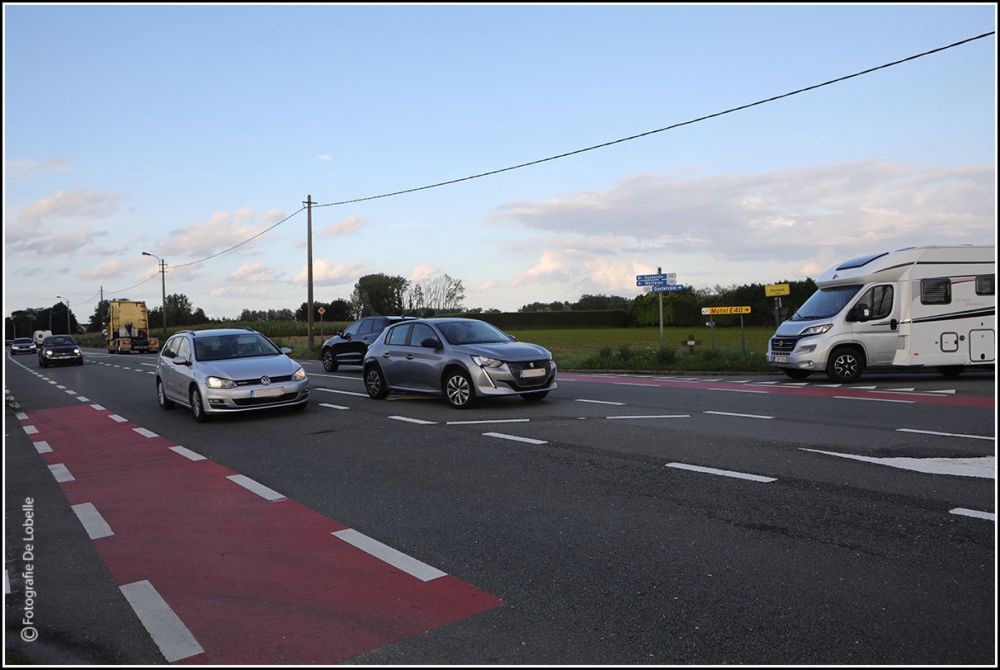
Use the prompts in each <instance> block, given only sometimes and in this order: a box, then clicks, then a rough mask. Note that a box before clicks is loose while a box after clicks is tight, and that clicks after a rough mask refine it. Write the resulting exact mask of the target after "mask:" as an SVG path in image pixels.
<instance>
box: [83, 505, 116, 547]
mask: <svg viewBox="0 0 1000 670" xmlns="http://www.w3.org/2000/svg"><path fill="white" fill-rule="evenodd" d="M73 512H75V513H76V516H77V518H78V519H80V523H82V524H83V529H84V530H85V531H87V535H89V536H90V539H91V540H99V539H101V538H102V537H111V536H112V535H114V534H115V533H114V531H112V530H111V526H109V525H108V522H107V521H105V520H104V517H103V516H101V513H100V512H98V511H97V508H96V507H94V504H93V503H80V504H79V505H73Z"/></svg>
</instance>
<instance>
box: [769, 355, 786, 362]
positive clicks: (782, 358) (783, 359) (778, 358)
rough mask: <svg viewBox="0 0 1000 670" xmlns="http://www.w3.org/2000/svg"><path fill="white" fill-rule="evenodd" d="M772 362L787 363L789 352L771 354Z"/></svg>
mask: <svg viewBox="0 0 1000 670" xmlns="http://www.w3.org/2000/svg"><path fill="white" fill-rule="evenodd" d="M771 362H772V363H787V362H788V354H771Z"/></svg>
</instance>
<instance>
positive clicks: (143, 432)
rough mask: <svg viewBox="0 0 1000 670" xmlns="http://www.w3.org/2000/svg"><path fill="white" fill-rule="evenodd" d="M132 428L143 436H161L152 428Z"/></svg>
mask: <svg viewBox="0 0 1000 670" xmlns="http://www.w3.org/2000/svg"><path fill="white" fill-rule="evenodd" d="M132 430H134V431H135V432H137V433H139V434H140V435H142V436H143V437H159V435H157V434H156V433H154V432H153V431H151V430H147V429H146V428H133V429H132Z"/></svg>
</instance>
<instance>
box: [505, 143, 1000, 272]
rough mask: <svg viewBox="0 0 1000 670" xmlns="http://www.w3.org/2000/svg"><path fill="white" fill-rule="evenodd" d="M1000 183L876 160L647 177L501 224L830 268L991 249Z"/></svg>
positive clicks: (523, 208)
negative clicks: (867, 258) (909, 250)
mask: <svg viewBox="0 0 1000 670" xmlns="http://www.w3.org/2000/svg"><path fill="white" fill-rule="evenodd" d="M995 184H996V172H995V169H994V168H993V167H991V166H985V167H978V166H974V167H960V168H921V167H914V166H908V165H891V164H884V163H878V162H874V161H867V162H858V163H846V164H844V163H842V164H833V165H820V166H812V167H803V168H795V169H790V170H783V171H776V172H766V173H759V174H748V175H736V176H732V175H726V176H718V177H694V176H692V177H689V178H686V179H684V178H681V177H679V176H678V175H677V174H671V175H648V174H647V175H637V176H633V177H629V178H627V179H624V180H622V181H621V182H619V183H618V184H616V185H614V186H612V187H611V188H608V189H607V190H604V191H600V192H594V191H588V192H582V193H574V194H569V195H567V196H565V197H562V198H555V199H550V200H544V201H537V202H528V201H522V202H512V203H508V204H506V205H504V206H503V207H502V208H501V216H502V218H505V219H508V220H513V221H515V222H517V223H520V224H521V225H523V226H526V227H528V228H533V229H536V230H543V231H547V232H551V233H555V234H557V235H559V236H561V237H558V238H556V240H557V242H556V243H558V240H562V239H565V238H569V239H576V238H579V237H583V238H584V239H587V238H590V239H595V240H596V239H599V238H601V237H607V236H608V235H613V236H614V237H615V238H617V239H619V240H620V239H628V238H631V239H633V240H635V241H636V245H635V248H634V249H633V250H632V251H640V250H645V251H647V252H649V251H652V250H656V249H659V250H661V252H662V251H669V252H670V253H673V254H680V255H687V256H693V255H697V254H702V255H703V256H711V257H712V258H715V259H717V260H716V262H718V263H733V262H741V261H758V262H760V261H764V262H767V263H772V262H776V261H782V262H790V263H796V264H797V265H798V266H806V265H807V264H809V263H816V264H817V265H822V263H820V262H819V258H820V252H821V250H827V251H832V257H835V258H839V259H842V258H847V257H850V256H851V255H857V254H860V253H865V252H872V251H879V250H883V249H885V250H889V249H896V248H900V247H904V246H913V245H920V244H960V243H980V244H981V243H984V242H987V241H989V240H992V239H993V238H994V232H993V231H994V227H995V224H996V220H995V215H994V203H995V200H996V186H995ZM613 251H614V252H615V253H623V252H625V251H626V250H625V249H623V248H622V247H620V246H619V247H617V248H615V249H613ZM559 262H560V261H559V259H558V258H556V257H549V258H547V259H545V262H544V263H543V264H542V265H540V266H536V267H535V268H532V269H531V270H529V271H528V272H527V273H523V274H524V275H525V277H522V280H523V279H525V278H528V277H532V276H538V275H541V274H545V273H547V272H551V271H552V268H553V267H554V265H555V264H557V263H559ZM810 267H811V266H810ZM824 267H825V266H824Z"/></svg>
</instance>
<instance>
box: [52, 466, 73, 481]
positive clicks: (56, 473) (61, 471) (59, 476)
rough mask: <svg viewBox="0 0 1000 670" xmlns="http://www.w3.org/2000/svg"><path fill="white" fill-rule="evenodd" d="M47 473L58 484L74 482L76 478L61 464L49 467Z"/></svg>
mask: <svg viewBox="0 0 1000 670" xmlns="http://www.w3.org/2000/svg"><path fill="white" fill-rule="evenodd" d="M49 472H51V473H52V476H53V477H55V478H56V481H57V482H59V483H60V484H62V483H63V482H73V481H76V477H74V476H73V473H72V472H70V471H69V468H67V467H66V466H65V465H63V464H62V463H56V464H54V465H50V466H49Z"/></svg>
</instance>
